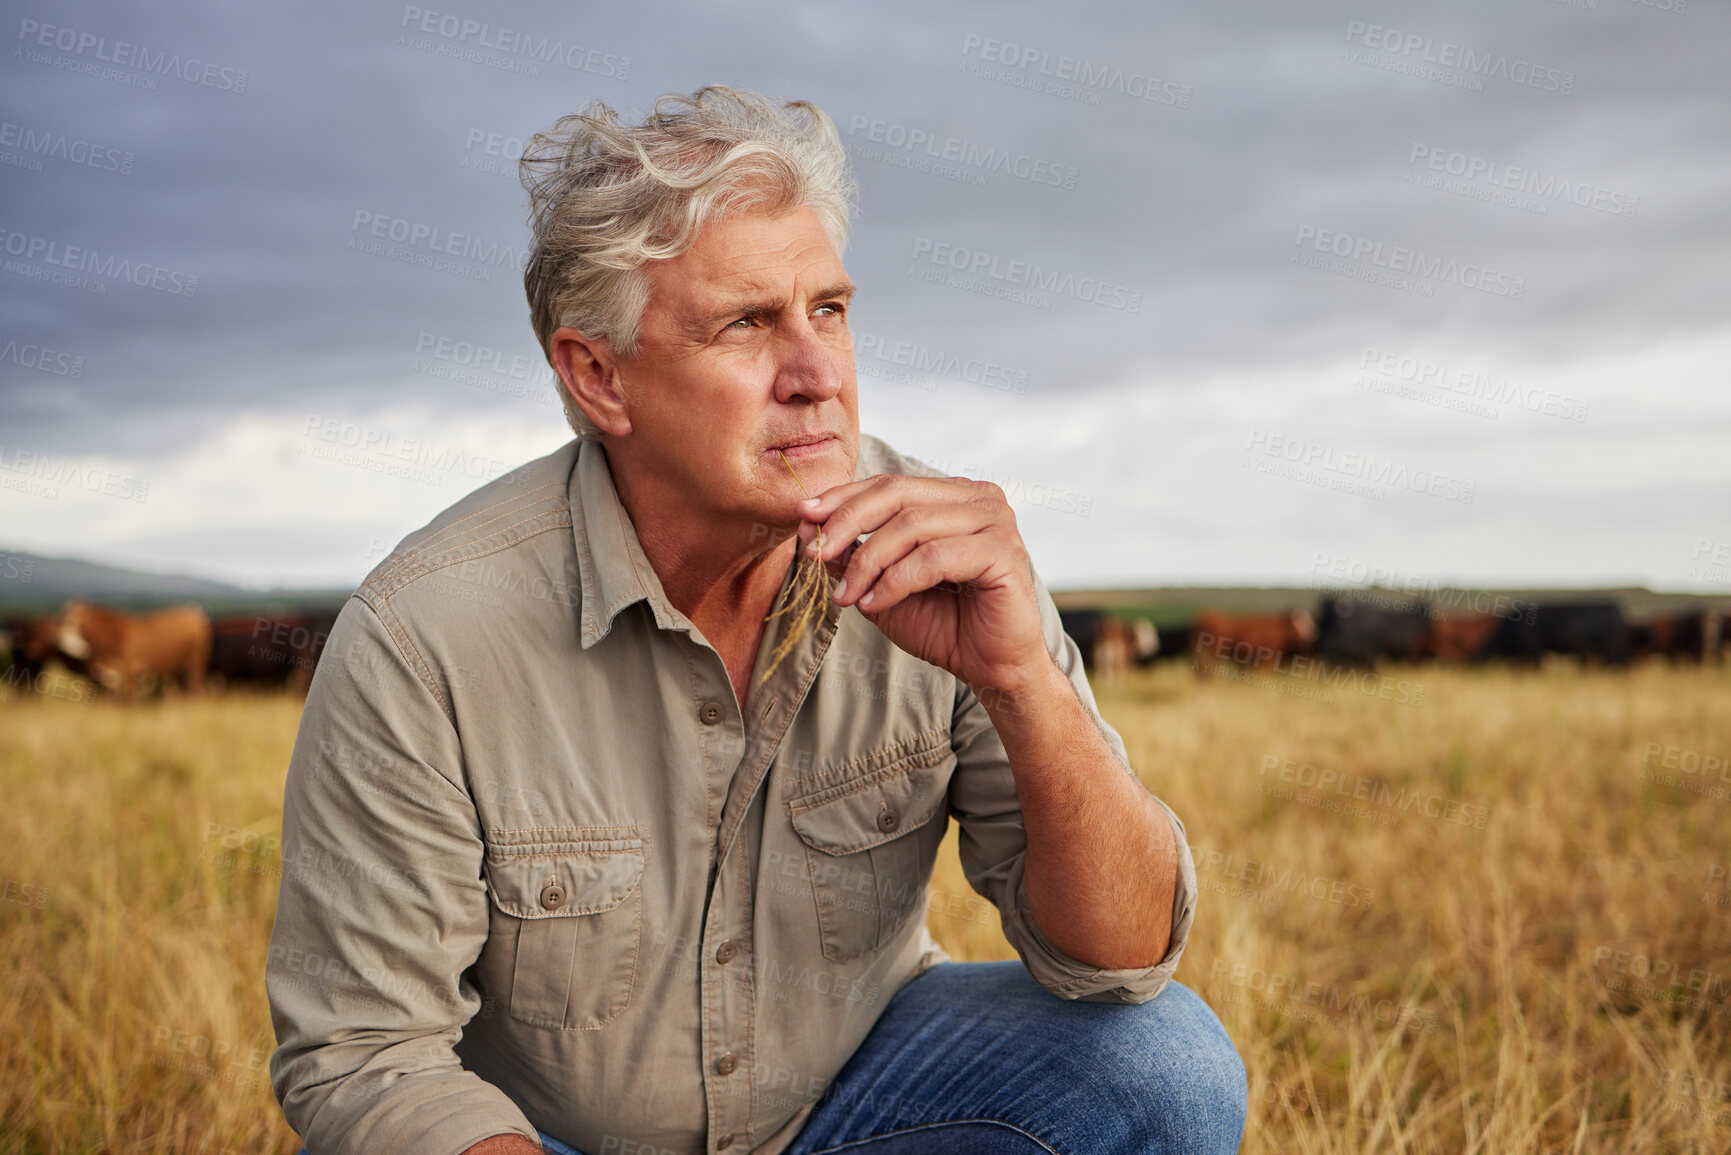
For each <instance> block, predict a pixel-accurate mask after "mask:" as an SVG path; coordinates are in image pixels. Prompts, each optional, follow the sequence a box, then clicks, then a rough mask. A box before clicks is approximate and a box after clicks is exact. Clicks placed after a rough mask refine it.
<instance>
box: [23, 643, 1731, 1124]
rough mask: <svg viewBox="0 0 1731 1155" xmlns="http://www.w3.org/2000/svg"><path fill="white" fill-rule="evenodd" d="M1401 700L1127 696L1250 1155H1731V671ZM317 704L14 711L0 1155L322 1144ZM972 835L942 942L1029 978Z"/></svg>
mask: <svg viewBox="0 0 1731 1155" xmlns="http://www.w3.org/2000/svg"><path fill="white" fill-rule="evenodd" d="M1406 676H1407V677H1408V678H1409V679H1411V680H1412V681H1414V682H1418V683H1420V684H1422V685H1423V686H1424V692H1425V693H1424V700H1423V704H1422V705H1421V706H1419V707H1416V708H1415V707H1410V706H1402V705H1397V704H1395V703H1393V702H1390V701H1382V700H1378V699H1376V698H1373V697H1365V696H1363V695H1360V694H1357V693H1353V692H1351V691H1346V692H1344V693H1343V692H1341V691H1338V690H1337V691H1336V693H1335V699H1336V700H1335V701H1333V702H1331V703H1321V702H1317V701H1312V700H1307V699H1304V698H1298V697H1293V696H1288V695H1284V694H1280V693H1277V692H1274V691H1273V690H1271V689H1268V688H1264V687H1259V686H1250V685H1235V684H1230V683H1227V682H1224V681H1218V680H1210V681H1207V682H1204V683H1197V682H1195V681H1194V680H1193V679H1192V678H1191V677H1190V675H1189V674H1188V673H1186V672H1185V671H1183V670H1180V669H1168V670H1163V671H1160V672H1159V673H1156V674H1153V675H1148V674H1143V675H1135V676H1133V677H1132V678H1131V679H1129V680H1128V681H1127V682H1126V683H1125V684H1124V685H1122V686H1120V687H1117V688H1114V689H1112V690H1110V691H1107V692H1104V693H1103V694H1102V708H1103V710H1104V711H1105V713H1106V715H1107V717H1108V718H1109V720H1111V722H1112V723H1113V725H1115V726H1116V727H1117V728H1118V729H1119V732H1120V733H1122V734H1123V735H1124V738H1125V741H1126V743H1127V745H1128V747H1129V750H1130V754H1131V757H1132V759H1133V761H1134V763H1135V765H1136V766H1137V768H1138V769H1139V770H1140V771H1141V773H1142V775H1143V777H1144V780H1145V781H1147V782H1148V783H1149V785H1150V786H1151V787H1153V788H1154V789H1156V790H1158V791H1159V792H1160V794H1161V795H1162V796H1163V797H1164V798H1166V800H1167V801H1168V802H1170V803H1171V805H1172V806H1173V807H1174V809H1176V810H1177V811H1178V813H1179V814H1180V815H1181V816H1183V817H1184V819H1185V820H1186V822H1187V824H1188V827H1189V832H1190V838H1191V842H1192V844H1193V845H1194V846H1196V847H1197V848H1198V858H1199V863H1198V865H1199V867H1201V870H1202V874H1201V877H1202V880H1203V885H1204V893H1203V895H1202V898H1201V903H1200V908H1199V918H1198V922H1197V926H1196V930H1195V932H1194V934H1193V936H1192V938H1191V942H1190V946H1189V949H1188V951H1187V953H1186V955H1185V959H1184V962H1183V965H1182V966H1181V967H1180V969H1179V979H1180V980H1181V981H1183V982H1185V983H1186V984H1188V985H1189V986H1191V987H1192V988H1194V989H1195V990H1197V991H1198V992H1200V993H1202V994H1203V995H1204V997H1206V998H1207V999H1208V1000H1209V1001H1210V1002H1211V1003H1212V1004H1213V1005H1214V1006H1215V1008H1216V1009H1217V1010H1218V1011H1219V1013H1220V1015H1221V1018H1222V1020H1223V1021H1224V1022H1225V1024H1226V1026H1227V1029H1228V1031H1229V1032H1230V1033H1231V1035H1232V1037H1233V1039H1234V1040H1235V1041H1236V1042H1237V1044H1238V1046H1239V1049H1240V1051H1241V1053H1242V1054H1243V1055H1244V1057H1245V1063H1246V1066H1247V1067H1248V1068H1249V1070H1250V1078H1251V1091H1252V1096H1251V1115H1250V1124H1249V1128H1248V1130H1247V1133H1246V1138H1245V1144H1244V1149H1245V1150H1246V1151H1250V1152H1273V1151H1278V1152H1300V1153H1309V1152H1329V1153H1334V1152H1342V1153H1344V1152H1413V1153H1428V1152H1450V1153H1454V1152H1486V1153H1493V1152H1494V1153H1501V1152H1517V1151H1547V1152H1548V1151H1568V1152H1613V1151H1614V1152H1627V1151H1643V1152H1645V1151H1677V1152H1714V1153H1717V1152H1723V1151H1725V1150H1727V1149H1731V1098H1727V1097H1726V1096H1727V1095H1728V1094H1731V1007H1728V1006H1727V1004H1726V1001H1725V1000H1726V992H1727V990H1728V989H1731V890H1728V889H1727V888H1726V887H1725V885H1724V876H1723V874H1722V873H1721V874H1719V875H1715V874H1714V873H1713V868H1714V867H1716V866H1717V867H1724V866H1727V865H1731V800H1728V799H1724V798H1713V797H1706V796H1702V795H1700V794H1697V793H1691V792H1689V791H1687V790H1685V789H1682V788H1681V787H1679V786H1674V785H1667V784H1665V783H1663V782H1652V781H1643V780H1642V772H1643V770H1644V769H1645V770H1651V771H1657V772H1660V773H1676V772H1675V771H1666V770H1664V769H1663V768H1662V765H1661V759H1662V757H1663V755H1661V756H1660V758H1653V759H1651V760H1650V761H1649V763H1648V765H1646V766H1643V763H1642V758H1643V756H1644V754H1645V753H1646V751H1647V744H1648V743H1658V744H1659V746H1660V747H1661V749H1663V748H1664V747H1672V748H1675V750H1677V751H1696V752H1700V753H1709V754H1714V755H1718V756H1723V755H1725V754H1726V753H1731V693H1728V691H1731V671H1700V670H1667V669H1661V668H1647V669H1641V670H1637V671H1635V672H1633V673H1631V674H1619V673H1615V672H1581V671H1575V670H1569V669H1556V670H1550V671H1547V672H1544V673H1540V674H1521V673H1513V672H1500V671H1489V672H1465V671H1450V670H1440V669H1424V670H1416V671H1409V672H1407V674H1406ZM298 709H299V702H298V701H297V700H295V699H292V698H286V697H272V696H263V697H239V696H236V697H230V698H227V699H214V698H213V699H204V700H171V701H168V702H161V703H156V704H152V705H147V706H141V707H132V708H127V707H123V706H119V705H114V704H110V703H106V702H104V703H98V704H95V705H84V704H77V703H72V702H63V701H55V700H51V699H50V700H33V701H27V702H19V701H0V788H3V790H4V795H3V797H4V799H5V805H4V807H3V808H0V882H3V883H4V896H5V901H3V902H0V942H3V949H0V1153H22V1152H39V1151H40V1152H74V1151H76V1152H86V1151H100V1152H231V1151H247V1152H256V1151H269V1152H283V1153H291V1155H292V1152H294V1151H295V1150H296V1147H297V1144H296V1143H295V1139H294V1136H293V1135H292V1134H291V1133H290V1132H289V1130H288V1128H287V1127H286V1125H285V1124H284V1123H283V1121H282V1117H281V1114H280V1112H279V1111H278V1109H277V1106H276V1103H275V1100H274V1099H273V1098H272V1096H271V1092H270V1089H269V1085H268V1079H267V1077H266V1071H265V1065H264V1063H265V1058H266V1056H268V1054H269V1051H270V1049H271V1047H272V1046H273V1045H274V1044H273V1040H272V1036H271V1029H270V1021H269V1015H268V1011H267V1008H266V1006H265V1003H264V995H263V981H262V975H263V971H264V963H265V953H266V948H267V946H268V939H269V934H270V926H271V919H272V914H273V907H274V902H275V895H276V881H277V880H276V876H275V871H276V847H275V845H274V843H273V842H271V841H270V840H271V839H272V838H274V836H275V834H276V830H277V823H278V819H279V814H280V806H281V789H282V777H283V772H284V768H285V767H286V765H287V761H288V754H289V749H290V746H291V743H292V740H293V734H294V727H295V722H296V717H297V712H298ZM1269 758H1273V759H1275V760H1276V768H1275V769H1274V770H1273V771H1271V772H1269V773H1266V774H1264V773H1262V772H1261V771H1262V767H1263V766H1264V764H1265V759H1269ZM1285 759H1290V760H1292V761H1293V763H1294V764H1295V766H1297V765H1301V764H1305V763H1308V764H1311V765H1313V766H1314V767H1317V768H1319V769H1320V770H1323V771H1332V772H1334V773H1336V774H1339V775H1341V776H1343V777H1344V778H1345V780H1346V781H1347V782H1348V783H1349V784H1356V782H1357V781H1358V779H1360V778H1364V779H1366V780H1368V781H1369V782H1370V783H1371V784H1372V785H1371V787H1370V789H1376V788H1378V787H1386V788H1387V789H1388V790H1389V791H1391V792H1395V791H1401V790H1405V791H1407V792H1408V794H1407V795H1406V796H1407V797H1413V796H1417V797H1418V798H1420V799H1430V798H1433V797H1434V798H1436V799H1437V800H1438V802H1437V806H1438V807H1439V814H1440V813H1441V811H1440V807H1441V806H1442V805H1443V804H1444V803H1446V802H1449V801H1452V802H1455V803H1464V804H1466V806H1468V807H1472V808H1475V809H1473V810H1468V811H1465V812H1464V813H1465V815H1466V818H1467V822H1466V824H1465V825H1462V824H1459V823H1458V821H1451V820H1449V819H1445V818H1442V817H1438V818H1430V817H1426V816H1425V815H1424V814H1423V813H1422V812H1415V811H1414V810H1407V811H1401V810H1398V809H1395V808H1394V807H1393V806H1391V805H1377V804H1375V802H1374V801H1371V802H1364V801H1360V802H1359V803H1358V805H1360V806H1365V807H1368V812H1367V813H1366V814H1364V815H1360V814H1356V813H1341V812H1336V811H1331V810H1325V809H1322V808H1320V807H1318V806H1316V805H1312V804H1310V801H1311V800H1305V799H1295V798H1290V797H1288V798H1282V797H1277V796H1276V795H1275V794H1273V793H1271V792H1270V791H1269V789H1268V788H1269V787H1270V786H1276V787H1278V786H1281V783H1280V782H1279V778H1280V770H1279V763H1280V761H1281V760H1285ZM1702 777H1703V776H1702V775H1700V774H1695V775H1692V776H1691V775H1682V774H1679V775H1678V779H1679V781H1689V782H1692V783H1695V784H1699V782H1700V779H1701V778H1702ZM1720 785H1721V786H1722V787H1723V786H1724V784H1723V783H1721V784H1720ZM1259 787H1260V788H1261V789H1260V790H1259ZM1334 797H1336V798H1338V796H1334ZM1393 797H1396V798H1397V797H1399V795H1394V796H1393ZM1391 800H1392V798H1391ZM1421 805H1422V804H1421ZM1478 807H1484V808H1488V815H1487V817H1486V821H1485V823H1484V826H1483V828H1482V829H1481V828H1478V827H1477V826H1476V825H1475V820H1476V816H1477V810H1476V808H1478ZM1449 815H1450V818H1452V819H1457V820H1458V819H1459V818H1461V816H1462V812H1461V811H1460V810H1459V808H1458V807H1457V808H1454V809H1452V810H1451V811H1449ZM953 833H954V832H953V831H952V838H951V840H950V841H949V842H947V843H946V849H945V852H944V855H943V857H942V858H941V859H940V863H939V868H938V872H937V874H936V876H935V877H934V880H933V896H932V914H931V916H930V919H929V923H930V925H931V927H932V930H933V933H934V934H935V935H937V936H938V938H939V939H940V941H942V942H944V944H945V946H946V947H948V948H949V949H950V950H951V952H952V953H953V954H954V955H955V956H956V957H957V958H1002V957H1010V956H1009V952H1008V948H1007V947H1006V946H1005V945H1004V943H1003V939H1002V937H1001V935H1000V934H999V932H998V928H997V920H996V916H995V914H994V913H993V912H992V911H991V910H990V908H989V907H987V906H985V905H984V904H983V902H982V900H980V899H979V898H977V897H976V896H974V895H973V893H972V891H971V890H969V889H968V887H967V885H966V883H965V882H964V881H963V880H962V878H961V873H960V870H959V868H958V866H957V865H956V862H955V858H954V841H953ZM26 888H28V889H26ZM1371 891H1374V897H1373V899H1372V896H1371V895H1370V893H1369V892H1371ZM1367 899H1372V900H1371V901H1366V900H1367ZM1600 948H1604V949H1605V950H1606V951H1607V952H1610V957H1608V958H1604V959H1601V960H1599V961H1598V962H1597V963H1596V962H1595V954H1596V952H1598V951H1599V950H1600ZM1618 951H1627V952H1629V953H1628V955H1627V956H1626V961H1624V963H1623V969H1624V970H1625V971H1636V970H1641V969H1643V967H1644V964H1643V963H1641V962H1640V961H1639V960H1641V959H1658V960H1663V961H1665V962H1666V963H1668V964H1673V965H1674V966H1675V967H1676V969H1677V972H1678V974H1679V975H1680V976H1681V977H1682V978H1683V979H1684V985H1683V986H1680V987H1678V988H1677V989H1676V991H1675V992H1673V991H1671V989H1670V988H1669V986H1668V984H1667V983H1666V982H1665V981H1664V980H1663V979H1662V980H1661V981H1660V984H1659V985H1660V987H1661V988H1663V990H1662V992H1661V995H1659V996H1655V995H1651V994H1646V993H1643V992H1641V991H1639V990H1633V989H1624V990H1615V989H1612V988H1611V986H1610V983H1611V982H1613V981H1621V982H1623V983H1624V984H1625V985H1626V986H1628V987H1634V986H1637V985H1638V984H1639V983H1641V982H1643V981H1645V982H1651V978H1650V977H1649V978H1648V979H1645V980H1642V979H1638V978H1636V976H1635V975H1634V974H1632V973H1619V972H1618V969H1617V967H1618V962H1619V960H1618V956H1617V955H1616V953H1615V952H1618ZM1691 972H1694V977H1693V978H1692V977H1691ZM1273 975H1279V976H1282V978H1281V979H1280V983H1281V986H1280V987H1279V988H1278V990H1276V991H1275V993H1270V987H1271V983H1272V981H1273V980H1271V979H1270V977H1269V976H1273ZM1691 981H1693V982H1695V983H1697V984H1698V985H1699V986H1700V987H1701V988H1702V989H1700V990H1697V991H1694V992H1691V991H1690V990H1689V988H1688V984H1689V983H1690V982H1691ZM1715 981H1716V982H1717V984H1718V985H1716V986H1714V985H1712V984H1713V983H1714V982H1715ZM1679 992H1680V993H1681V994H1682V995H1683V996H1684V997H1685V998H1686V999H1689V1000H1694V1005H1689V1004H1687V1003H1684V1004H1679V1003H1678V1002H1677V1001H1674V1000H1672V999H1668V998H1666V997H1663V996H1664V995H1666V994H1672V993H1679ZM1716 1012H1717V1013H1716ZM1667 1072H1669V1073H1670V1078H1669V1079H1667V1078H1666V1073H1667Z"/></svg>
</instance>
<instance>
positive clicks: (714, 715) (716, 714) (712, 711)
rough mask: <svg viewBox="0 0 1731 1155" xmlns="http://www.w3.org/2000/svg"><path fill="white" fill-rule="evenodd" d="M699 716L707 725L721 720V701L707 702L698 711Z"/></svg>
mask: <svg viewBox="0 0 1731 1155" xmlns="http://www.w3.org/2000/svg"><path fill="white" fill-rule="evenodd" d="M697 717H698V719H699V720H700V721H702V723H703V724H704V725H705V726H713V725H715V724H716V723H717V722H719V721H721V703H720V702H705V703H703V706H702V707H701V708H700V709H699V710H698V711H697Z"/></svg>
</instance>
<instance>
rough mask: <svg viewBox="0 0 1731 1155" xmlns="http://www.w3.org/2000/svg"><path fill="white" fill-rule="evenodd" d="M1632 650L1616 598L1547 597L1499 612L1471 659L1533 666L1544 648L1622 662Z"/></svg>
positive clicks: (1614, 663)
mask: <svg viewBox="0 0 1731 1155" xmlns="http://www.w3.org/2000/svg"><path fill="white" fill-rule="evenodd" d="M1632 653H1633V649H1632V646H1631V639H1630V636H1629V624H1628V622H1626V621H1624V620H1623V610H1622V608H1621V607H1620V606H1618V605H1617V603H1616V602H1551V603H1549V604H1546V605H1541V606H1539V607H1537V612H1535V613H1533V614H1531V615H1527V614H1523V615H1521V616H1520V617H1514V618H1504V619H1503V620H1502V621H1501V622H1500V623H1499V624H1498V625H1497V629H1496V632H1495V633H1493V634H1492V635H1491V637H1490V640H1489V641H1488V642H1486V643H1485V647H1484V649H1483V650H1481V651H1480V652H1479V654H1478V658H1477V660H1479V661H1486V660H1492V659H1497V658H1502V659H1506V660H1508V661H1511V662H1518V663H1522V664H1525V665H1532V666H1536V665H1538V664H1539V662H1540V661H1541V660H1542V659H1543V658H1544V656H1545V655H1546V654H1573V655H1574V656H1575V657H1578V658H1580V659H1581V660H1582V661H1584V662H1595V661H1596V662H1603V663H1605V664H1606V665H1612V666H1626V665H1628V664H1629V658H1630V656H1631V654H1632Z"/></svg>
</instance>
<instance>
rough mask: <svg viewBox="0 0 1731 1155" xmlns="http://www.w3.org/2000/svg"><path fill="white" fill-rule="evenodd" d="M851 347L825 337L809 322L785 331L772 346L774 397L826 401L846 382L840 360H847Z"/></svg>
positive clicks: (842, 362) (786, 399)
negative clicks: (773, 350) (774, 353)
mask: <svg viewBox="0 0 1731 1155" xmlns="http://www.w3.org/2000/svg"><path fill="white" fill-rule="evenodd" d="M851 354H852V350H851V349H850V348H845V347H838V346H837V344H836V343H835V341H834V340H833V338H832V339H830V340H827V341H826V340H825V339H824V338H823V337H821V336H820V335H819V334H818V333H817V331H816V330H815V329H813V328H812V327H811V326H810V325H809V324H808V325H802V326H800V327H799V328H798V329H796V330H795V331H793V332H790V333H787V334H786V335H785V336H784V337H783V338H782V340H781V341H779V342H778V343H777V348H776V367H775V399H776V400H777V401H782V402H787V401H791V400H793V399H794V398H795V397H809V398H810V399H811V400H813V401H828V400H830V399H831V398H832V397H834V396H835V395H836V394H838V393H840V392H841V390H842V386H843V385H844V384H845V382H846V377H845V371H844V360H845V361H846V362H847V363H849V364H851V360H852V356H851Z"/></svg>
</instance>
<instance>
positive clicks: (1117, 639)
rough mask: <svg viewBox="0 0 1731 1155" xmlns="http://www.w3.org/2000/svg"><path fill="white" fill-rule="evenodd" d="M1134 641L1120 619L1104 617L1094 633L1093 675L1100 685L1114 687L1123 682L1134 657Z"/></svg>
mask: <svg viewBox="0 0 1731 1155" xmlns="http://www.w3.org/2000/svg"><path fill="white" fill-rule="evenodd" d="M1135 644H1136V640H1135V637H1134V635H1133V634H1131V632H1130V627H1129V626H1128V625H1126V624H1125V623H1124V620H1123V619H1122V618H1115V617H1112V616H1111V615H1109V614H1108V615H1106V616H1105V617H1102V618H1101V619H1100V625H1099V628H1098V629H1097V630H1095V631H1094V647H1093V654H1094V674H1095V676H1096V677H1097V678H1098V679H1099V680H1100V682H1101V684H1102V685H1107V686H1115V685H1117V684H1118V683H1120V682H1122V681H1123V680H1124V673H1125V671H1127V670H1128V669H1129V668H1130V659H1131V658H1132V657H1133V656H1134V655H1135Z"/></svg>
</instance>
